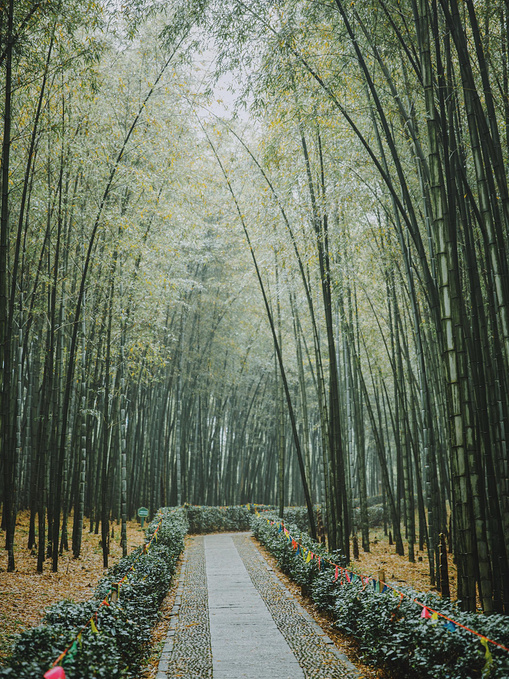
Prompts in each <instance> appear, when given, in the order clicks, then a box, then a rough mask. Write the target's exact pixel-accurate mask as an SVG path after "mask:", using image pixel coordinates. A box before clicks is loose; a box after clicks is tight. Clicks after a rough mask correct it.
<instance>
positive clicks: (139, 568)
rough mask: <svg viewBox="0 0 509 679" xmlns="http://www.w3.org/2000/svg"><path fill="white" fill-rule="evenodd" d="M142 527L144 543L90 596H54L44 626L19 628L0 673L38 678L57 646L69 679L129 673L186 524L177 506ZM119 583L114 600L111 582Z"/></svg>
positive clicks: (143, 649) (145, 641)
mask: <svg viewBox="0 0 509 679" xmlns="http://www.w3.org/2000/svg"><path fill="white" fill-rule="evenodd" d="M158 518H159V519H161V521H160V525H159V522H158V520H154V521H153V522H152V523H151V524H150V526H149V528H148V529H147V539H148V540H150V539H151V537H152V536H153V535H154V533H155V531H156V528H157V527H158V525H159V527H158V528H157V538H156V539H155V538H154V539H152V540H151V543H150V547H149V548H148V549H146V550H143V549H142V548H141V547H138V548H137V549H135V550H134V551H133V552H132V553H131V554H129V556H127V557H125V558H122V559H121V560H120V561H119V562H118V563H117V564H116V565H115V566H113V567H112V568H111V569H110V570H109V571H108V573H107V574H106V575H105V576H104V577H103V578H102V579H101V580H100V581H99V583H98V585H97V587H96V589H95V593H94V596H93V598H92V599H89V600H88V601H85V602H80V603H75V602H73V601H68V600H65V601H61V602H59V603H57V604H54V605H53V606H51V607H50V608H49V609H48V610H47V612H46V615H45V618H44V624H43V625H40V626H38V627H34V628H31V629H29V630H27V631H25V632H23V634H21V635H20V636H19V637H18V638H17V641H16V643H15V645H14V647H13V652H12V655H11V656H10V657H9V659H8V661H7V663H6V665H5V667H3V668H2V669H0V677H16V678H17V679H35V678H37V677H42V675H43V674H44V672H45V671H46V670H47V669H48V668H49V667H51V666H52V664H53V663H54V661H55V660H56V659H57V658H58V657H59V656H60V654H61V653H62V652H63V651H66V654H65V657H64V658H63V660H62V662H63V665H64V668H65V672H66V676H67V677H68V679H77V678H79V677H105V678H106V677H107V678H108V679H116V678H117V677H118V678H120V677H132V676H135V675H136V673H137V671H138V667H139V665H140V663H141V662H142V661H143V658H144V656H145V655H146V653H147V651H148V650H149V649H150V644H149V642H150V637H151V629H152V627H153V626H154V624H155V623H156V621H157V619H158V611H159V607H160V605H161V602H162V601H163V599H164V598H165V596H166V594H167V592H168V589H169V587H170V584H171V579H172V576H173V574H174V572H175V568H176V565H177V561H178V558H179V555H180V553H181V552H182V549H183V546H184V537H185V535H186V533H187V530H188V525H187V521H186V518H185V514H184V512H183V510H181V509H164V510H160V512H159V517H158ZM119 582H121V586H120V590H119V598H118V601H113V600H112V598H111V592H112V589H113V587H112V585H113V584H114V583H119Z"/></svg>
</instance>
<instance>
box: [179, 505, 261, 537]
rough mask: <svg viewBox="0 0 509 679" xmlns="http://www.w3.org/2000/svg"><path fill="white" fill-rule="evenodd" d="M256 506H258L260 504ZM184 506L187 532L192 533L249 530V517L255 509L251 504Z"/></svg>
mask: <svg viewBox="0 0 509 679" xmlns="http://www.w3.org/2000/svg"><path fill="white" fill-rule="evenodd" d="M257 506H258V507H259V508H260V505H257ZM184 507H185V511H186V516H187V521H188V522H189V532H190V533H192V534H199V533H200V534H203V533H229V532H235V531H247V530H250V518H251V516H252V514H253V513H254V511H255V510H254V507H253V506H249V507H248V506H247V505H240V506H238V507H205V506H197V505H184ZM263 508H265V507H263Z"/></svg>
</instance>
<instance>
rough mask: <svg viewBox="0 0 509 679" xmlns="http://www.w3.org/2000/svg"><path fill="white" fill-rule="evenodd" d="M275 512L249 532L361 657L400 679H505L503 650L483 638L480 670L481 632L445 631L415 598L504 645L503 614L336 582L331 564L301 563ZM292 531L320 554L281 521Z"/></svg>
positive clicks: (507, 656)
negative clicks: (349, 637)
mask: <svg viewBox="0 0 509 679" xmlns="http://www.w3.org/2000/svg"><path fill="white" fill-rule="evenodd" d="M267 518H269V519H272V520H275V521H277V519H276V518H275V515H273V514H272V515H271V514H264V515H261V516H260V517H257V518H255V519H254V520H253V521H252V529H253V532H254V534H255V536H256V537H257V538H258V539H259V540H260V542H262V544H264V545H265V546H266V547H267V549H268V550H269V551H270V552H271V553H272V554H273V555H274V556H275V558H276V559H277V561H278V564H279V566H280V568H281V569H282V570H283V571H284V572H285V573H287V574H288V575H289V576H290V577H291V578H292V579H293V580H294V581H295V582H297V583H298V584H300V585H301V586H302V587H303V588H304V589H305V590H306V591H307V592H308V593H310V595H311V597H312V599H313V601H314V602H315V603H316V604H317V606H318V607H319V608H320V609H321V610H322V611H324V612H326V613H327V614H328V615H329V616H330V617H332V618H333V619H334V620H335V624H336V626H337V627H338V628H339V629H341V630H342V631H344V632H346V633H347V634H350V635H352V636H353V637H354V638H355V639H356V640H357V641H358V643H359V649H360V651H361V652H362V654H363V655H364V657H365V658H366V660H368V661H370V662H372V663H374V664H376V665H378V666H385V667H386V668H387V669H388V670H389V671H390V673H391V675H392V676H393V677H395V678H398V679H408V677H412V679H474V678H475V677H479V678H481V677H489V678H490V679H508V677H509V653H507V652H506V651H503V650H501V649H498V648H497V647H495V646H494V645H493V644H489V649H490V652H491V654H492V657H493V662H492V664H491V668H490V670H489V672H488V668H486V671H485V672H484V673H483V668H484V667H485V663H486V659H485V649H484V647H483V646H482V644H481V642H480V639H479V637H477V636H476V635H474V634H472V633H471V632H468V631H466V630H463V629H462V628H461V627H456V629H454V630H453V631H448V630H447V629H446V628H445V626H444V622H445V621H444V619H443V618H439V619H438V621H436V622H435V621H432V620H429V619H423V618H421V613H422V608H421V607H420V606H419V605H418V604H416V603H415V602H414V599H417V600H418V601H420V602H422V603H423V604H425V605H426V606H428V607H430V608H432V609H434V610H437V611H440V612H441V613H443V614H444V615H446V616H448V617H449V618H451V619H453V620H456V621H457V622H458V623H460V624H461V625H464V626H465V627H469V628H470V629H473V630H476V631H477V632H479V633H480V634H483V635H484V636H486V637H488V638H490V639H494V640H496V641H498V642H499V643H501V644H502V645H504V646H506V647H509V619H508V618H507V616H502V615H492V616H482V615H477V614H475V613H463V612H462V611H460V610H459V609H458V607H457V606H456V605H455V604H453V603H451V602H450V601H449V600H445V599H442V598H440V597H439V596H438V595H436V594H421V593H418V592H416V591H415V590H412V589H410V588H404V589H402V588H398V590H399V591H401V592H403V593H404V594H405V596H404V597H403V598H401V597H400V596H398V595H395V594H394V592H393V591H392V590H390V589H388V590H387V591H385V592H384V593H379V592H378V591H375V589H374V587H373V585H372V581H370V583H369V584H368V585H365V584H364V583H362V582H361V581H360V580H359V579H357V580H356V581H355V582H352V583H351V584H344V585H343V586H341V584H340V579H338V581H335V578H334V576H335V568H334V567H330V566H328V565H327V564H326V563H325V564H324V565H323V568H322V570H321V571H318V566H317V565H316V560H314V559H313V560H312V561H311V562H310V563H309V564H306V563H305V562H304V560H303V558H302V556H301V555H300V554H297V552H296V551H295V550H293V549H292V546H291V544H288V542H287V539H286V537H285V535H284V533H283V532H280V531H279V530H278V528H277V526H271V525H270V524H268V523H267V520H266V519H267ZM286 527H287V528H288V530H289V531H290V534H291V535H292V536H293V537H294V538H295V539H296V540H298V541H299V542H300V543H301V544H303V545H304V546H306V547H309V548H310V549H311V550H312V551H313V552H315V553H318V554H322V555H324V556H325V553H324V552H323V550H322V548H321V546H319V545H317V544H316V543H314V544H313V543H312V542H311V540H310V538H309V536H307V535H305V534H301V533H300V532H299V530H298V528H297V527H296V526H292V525H289V524H286ZM327 559H330V560H331V561H332V562H333V563H336V564H338V565H339V566H344V565H345V564H344V563H343V562H342V560H341V555H339V554H334V555H327Z"/></svg>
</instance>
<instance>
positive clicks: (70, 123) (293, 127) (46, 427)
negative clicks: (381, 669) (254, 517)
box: [0, 0, 509, 613]
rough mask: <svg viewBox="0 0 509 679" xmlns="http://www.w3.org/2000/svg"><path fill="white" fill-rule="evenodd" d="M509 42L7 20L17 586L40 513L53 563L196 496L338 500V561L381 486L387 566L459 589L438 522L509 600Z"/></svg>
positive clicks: (7, 239)
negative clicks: (449, 572)
mask: <svg viewBox="0 0 509 679" xmlns="http://www.w3.org/2000/svg"><path fill="white" fill-rule="evenodd" d="M508 23H509V9H508V7H507V4H506V3H503V2H502V1H501V0H482V1H480V2H476V3H474V2H473V0H465V1H464V2H462V3H458V2H457V0H432V1H431V2H428V1H427V0H408V2H404V3H399V2H393V1H392V0H387V1H386V0H373V1H372V2H365V1H364V0H363V2H362V3H360V2H359V3H344V2H343V1H342V0H335V2H328V3H322V2H320V3H318V2H314V1H313V2H305V1H303V0H289V1H288V2H274V3H265V2H257V1H256V0H253V1H249V2H247V3H244V2H242V1H241V0H232V1H231V2H225V3H215V2H205V1H204V0H197V1H196V2H185V3H184V2H183V3H180V2H178V0H174V1H172V2H168V3H156V2H154V3H150V2H141V1H140V2H134V3H133V2H130V3H128V4H127V5H126V6H119V5H117V4H115V3H113V4H108V3H107V2H105V3H93V2H81V1H79V2H72V3H70V2H66V0H59V1H54V0H47V1H41V2H36V1H24V0H20V1H19V2H16V3H15V2H14V1H13V0H9V1H8V2H6V3H4V4H3V5H2V7H1V8H0V65H1V69H2V70H1V85H0V88H1V102H2V103H1V104H0V105H1V107H2V114H3V118H2V132H1V135H2V170H1V211H0V218H1V221H0V396H1V400H0V434H1V437H0V441H1V458H0V468H1V472H2V476H1V482H0V484H1V485H0V490H1V496H0V497H1V500H2V507H3V512H2V523H3V527H4V528H5V529H6V549H7V551H8V554H9V564H8V567H9V569H10V570H13V569H14V568H15V562H14V549H13V545H14V539H15V525H16V514H17V512H18V511H19V510H21V509H25V508H29V509H30V512H31V527H30V531H29V536H28V544H29V546H30V547H31V546H33V545H35V544H36V543H37V549H38V568H39V569H40V570H42V569H43V565H44V561H45V560H46V559H47V558H50V559H51V560H52V568H53V569H54V570H56V569H57V568H58V560H59V555H60V553H61V551H62V550H64V549H68V548H71V549H72V550H73V553H74V555H75V556H78V555H79V553H80V545H81V536H82V531H83V524H84V519H85V517H86V518H87V519H88V520H89V522H90V526H91V527H95V526H97V525H98V524H99V523H100V524H101V531H102V540H103V555H104V563H105V565H107V561H108V539H109V538H108V536H109V522H110V521H111V520H112V519H117V518H119V519H120V520H121V522H122V526H123V527H125V523H126V520H127V517H132V516H133V515H134V514H135V511H136V509H137V507H139V506H140V505H145V506H146V507H148V508H149V509H150V511H151V513H152V512H153V510H154V509H156V508H157V507H159V506H161V505H180V504H182V503H184V502H187V503H194V504H210V505H224V504H239V503H245V502H259V503H269V504H278V505H279V507H280V512H282V508H283V506H284V505H285V504H304V503H306V504H307V505H308V507H309V508H311V507H312V505H313V504H317V503H318V504H320V506H321V513H322V517H323V521H324V523H325V525H326V528H327V533H328V541H329V546H330V548H331V549H340V550H341V551H342V552H343V553H344V554H345V555H346V556H347V557H348V556H349V550H350V537H351V534H352V532H356V531H360V534H361V543H362V546H363V548H364V549H366V550H367V549H369V526H368V500H369V499H370V498H378V499H379V501H382V502H383V504H384V505H385V507H386V510H387V514H388V517H389V521H390V523H391V526H392V534H393V536H394V540H395V544H396V550H397V551H398V553H403V552H405V553H406V554H407V555H408V558H409V559H410V560H413V559H414V558H415V557H414V549H415V547H414V546H415V545H416V544H417V543H419V546H420V548H423V547H424V546H426V547H427V550H428V554H429V566H430V579H431V581H432V582H434V583H435V584H437V586H440V571H439V568H438V566H439V549H438V545H439V542H440V537H439V536H440V534H446V535H447V538H448V541H449V546H450V548H451V550H452V551H453V552H454V556H455V561H456V565H457V568H458V596H459V598H460V599H461V601H462V606H463V607H464V608H465V609H468V610H474V609H475V607H476V598H477V597H478V599H479V601H480V602H481V606H482V608H483V610H484V611H485V612H487V613H489V612H491V611H497V612H507V610H508V607H509V561H508V545H507V540H506V537H505V536H506V535H508V534H509V531H508V529H509V512H508V509H509V508H508V501H509V493H508V453H507V443H506V431H507V430H508V417H509V409H508V395H509V391H508V386H509V385H508V380H509V370H508V368H509V319H508V294H509V288H508V276H507V274H508V271H507V246H508V237H509V229H508V225H509V192H508V186H507V168H506V164H507V155H508V142H509V98H508V88H509V84H508V83H509V78H508V63H507V57H508V43H507V33H508V31H507V28H508ZM228 88H230V91H228ZM220 97H227V98H228V99H231V100H232V101H234V102H235V103H231V104H230V106H229V107H228V106H227V105H225V104H224V103H220V102H218V101H217V99H218V98H220ZM354 508H358V509H357V510H356V511H355V512H354V511H353V510H354ZM71 511H72V512H73V517H74V528H73V533H72V536H71V535H69V536H68V535H67V531H66V530H65V529H64V528H65V526H66V525H67V521H66V518H67V516H68V515H69V513H70V512H71ZM311 516H312V514H311V512H310V517H311ZM314 530H315V527H314V526H313V521H311V531H312V532H313V531H314ZM125 548H127V544H126V543H125Z"/></svg>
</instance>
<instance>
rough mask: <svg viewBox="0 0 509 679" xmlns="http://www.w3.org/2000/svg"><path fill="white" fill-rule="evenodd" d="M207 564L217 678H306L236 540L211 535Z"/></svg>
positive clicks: (212, 643)
mask: <svg viewBox="0 0 509 679" xmlns="http://www.w3.org/2000/svg"><path fill="white" fill-rule="evenodd" d="M205 560H206V564H207V570H206V572H207V586H208V592H209V619H210V640H211V647H212V666H213V677H214V679H237V678H238V679H240V678H241V677H242V678H243V679H244V678H245V679H304V672H303V671H302V669H301V667H300V665H299V663H298V662H297V659H296V657H295V655H294V654H293V653H292V651H291V649H290V647H289V646H288V643H287V642H286V640H285V639H284V637H283V635H282V634H281V632H280V631H279V630H278V628H277V627H276V623H275V622H274V620H273V619H272V616H271V614H270V613H269V611H268V609H267V606H266V605H265V602H264V601H263V599H262V597H261V596H260V595H259V594H258V591H257V590H256V589H255V587H254V585H253V583H252V581H251V578H250V577H249V574H248V572H247V570H246V567H245V566H244V563H243V561H242V559H241V558H240V555H239V553H238V551H237V548H236V547H235V544H234V542H233V539H232V536H231V535H207V536H206V537H205Z"/></svg>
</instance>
